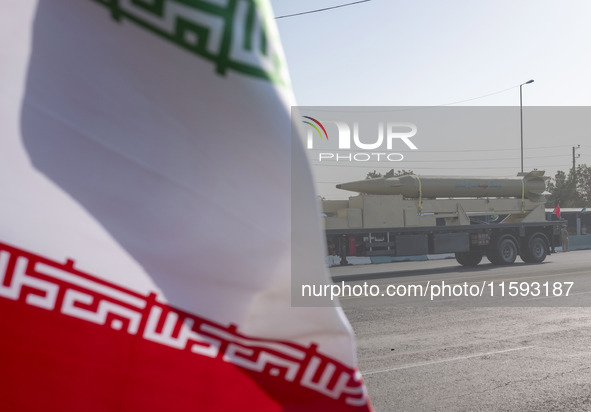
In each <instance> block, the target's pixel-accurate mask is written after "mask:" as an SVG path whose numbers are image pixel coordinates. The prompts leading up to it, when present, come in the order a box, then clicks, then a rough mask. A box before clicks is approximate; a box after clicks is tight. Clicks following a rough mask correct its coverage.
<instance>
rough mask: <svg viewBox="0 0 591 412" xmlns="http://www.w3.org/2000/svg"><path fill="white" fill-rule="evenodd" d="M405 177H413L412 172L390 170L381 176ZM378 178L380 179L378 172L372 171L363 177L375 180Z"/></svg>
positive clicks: (380, 175)
mask: <svg viewBox="0 0 591 412" xmlns="http://www.w3.org/2000/svg"><path fill="white" fill-rule="evenodd" d="M405 175H414V173H413V171H412V170H404V169H402V170H397V171H394V169H391V170H390V171H389V172H388V173H386V174H385V175H383V177H386V178H388V177H396V176H405ZM378 177H382V174H381V173H380V172H377V171H375V170H374V171H373V172H369V173H367V175H366V176H365V178H366V179H376V178H378Z"/></svg>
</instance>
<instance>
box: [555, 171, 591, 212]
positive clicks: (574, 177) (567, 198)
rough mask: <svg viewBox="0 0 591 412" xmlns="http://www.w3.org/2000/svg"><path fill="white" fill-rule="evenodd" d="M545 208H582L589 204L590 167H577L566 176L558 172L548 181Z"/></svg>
mask: <svg viewBox="0 0 591 412" xmlns="http://www.w3.org/2000/svg"><path fill="white" fill-rule="evenodd" d="M546 190H547V191H548V192H550V195H548V196H547V201H546V207H548V208H552V207H555V206H556V205H557V204H558V203H559V202H560V206H561V207H583V206H586V205H587V204H591V167H588V166H587V165H584V164H582V165H579V166H578V167H577V168H576V170H574V171H573V170H571V171H570V173H569V174H568V176H567V174H566V173H565V172H563V171H562V170H559V171H558V172H557V173H556V175H555V176H554V179H551V180H550V181H548V183H547V185H546Z"/></svg>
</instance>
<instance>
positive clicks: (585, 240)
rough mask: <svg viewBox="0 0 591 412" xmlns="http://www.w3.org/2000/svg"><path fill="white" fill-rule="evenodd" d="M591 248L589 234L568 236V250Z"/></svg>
mask: <svg viewBox="0 0 591 412" xmlns="http://www.w3.org/2000/svg"><path fill="white" fill-rule="evenodd" d="M585 249H591V235H580V236H569V237H568V250H585Z"/></svg>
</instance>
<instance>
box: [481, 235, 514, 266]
mask: <svg viewBox="0 0 591 412" xmlns="http://www.w3.org/2000/svg"><path fill="white" fill-rule="evenodd" d="M517 253H518V249H517V242H515V240H513V238H512V237H503V238H501V239H500V240H499V241H498V242H497V244H496V247H495V248H494V249H491V250H489V252H488V253H487V254H486V257H487V258H488V260H490V263H492V264H493V265H510V264H512V263H513V262H515V259H517Z"/></svg>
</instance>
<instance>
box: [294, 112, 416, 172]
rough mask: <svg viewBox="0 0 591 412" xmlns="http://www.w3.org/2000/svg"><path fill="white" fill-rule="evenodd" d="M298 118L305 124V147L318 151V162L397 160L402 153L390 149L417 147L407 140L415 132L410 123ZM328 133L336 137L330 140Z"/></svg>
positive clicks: (401, 156) (414, 126) (402, 156)
mask: <svg viewBox="0 0 591 412" xmlns="http://www.w3.org/2000/svg"><path fill="white" fill-rule="evenodd" d="M302 118H303V120H302V122H303V123H304V124H306V127H305V130H306V147H307V148H308V149H309V150H318V154H317V156H318V157H317V160H318V161H319V162H326V161H337V162H368V161H370V160H371V161H389V162H399V161H401V160H403V159H404V155H403V154H402V153H398V152H394V150H397V148H399V147H404V146H406V147H407V148H408V149H410V150H418V147H417V146H416V145H415V144H414V143H413V142H412V141H411V140H410V139H411V138H412V137H414V136H415V135H416V134H417V126H416V125H415V124H413V123H408V122H391V121H378V122H374V121H368V120H365V121H359V120H342V119H339V120H334V119H320V120H318V119H317V118H314V117H311V116H302ZM327 129H328V131H327ZM329 132H330V135H331V136H333V135H336V136H337V139H332V140H330V139H329ZM376 134H377V137H375V136H376ZM351 137H352V138H351ZM315 140H316V141H317V144H316V145H315ZM401 143H402V145H401Z"/></svg>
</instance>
